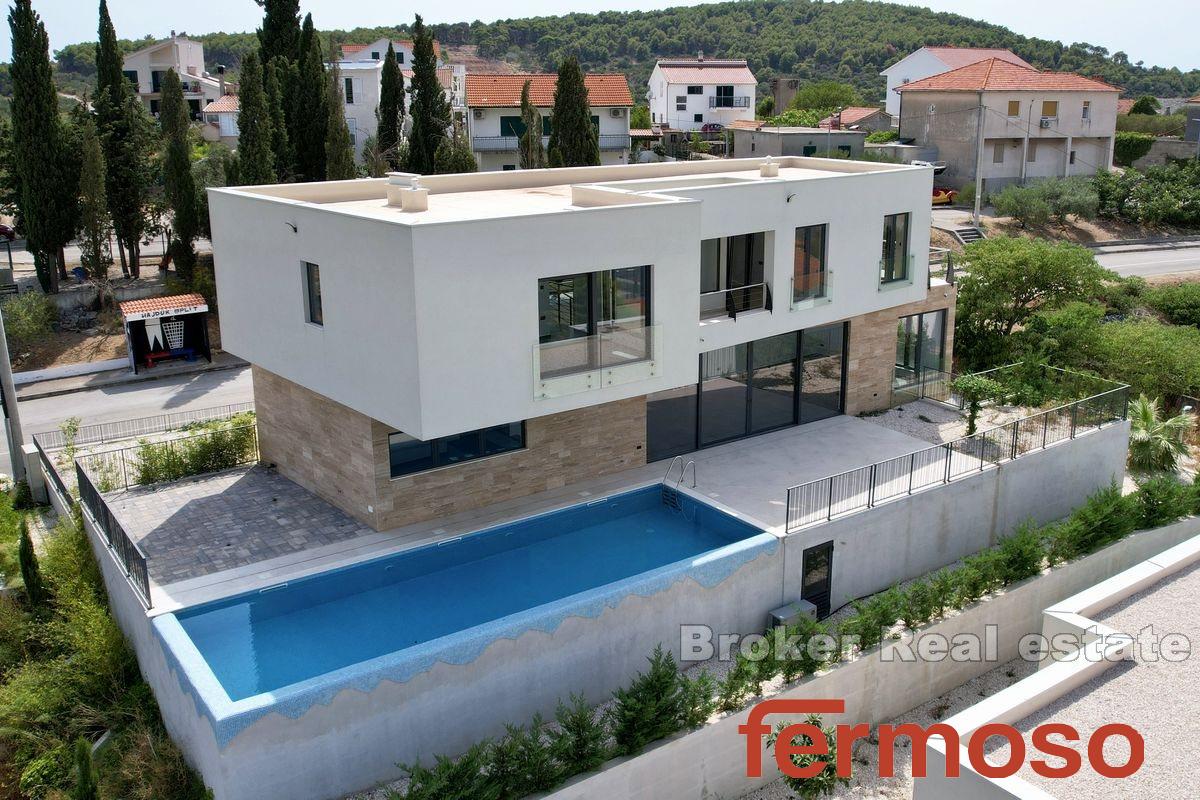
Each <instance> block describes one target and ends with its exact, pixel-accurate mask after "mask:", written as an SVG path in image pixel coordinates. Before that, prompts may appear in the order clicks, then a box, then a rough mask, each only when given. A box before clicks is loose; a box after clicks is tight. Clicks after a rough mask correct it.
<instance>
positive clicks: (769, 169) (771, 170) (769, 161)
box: [758, 156, 779, 178]
mask: <svg viewBox="0 0 1200 800" xmlns="http://www.w3.org/2000/svg"><path fill="white" fill-rule="evenodd" d="M758 175H759V177H760V178H778V177H779V165H778V164H776V163H775V159H773V158H771V157H770V156H767V158H766V160H765V161H763V163H762V164H760V165H759V167H758Z"/></svg>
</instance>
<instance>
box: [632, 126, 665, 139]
mask: <svg viewBox="0 0 1200 800" xmlns="http://www.w3.org/2000/svg"><path fill="white" fill-rule="evenodd" d="M629 135H630V136H635V137H638V138H642V139H652V138H655V137H658V136H662V132H661V131H655V130H654V129H653V128H630V129H629Z"/></svg>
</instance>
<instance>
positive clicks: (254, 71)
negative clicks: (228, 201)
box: [237, 50, 275, 186]
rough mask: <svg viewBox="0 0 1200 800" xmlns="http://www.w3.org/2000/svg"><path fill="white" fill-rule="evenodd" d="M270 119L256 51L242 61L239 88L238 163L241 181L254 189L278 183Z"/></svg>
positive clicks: (248, 54) (260, 66)
mask: <svg viewBox="0 0 1200 800" xmlns="http://www.w3.org/2000/svg"><path fill="white" fill-rule="evenodd" d="M271 143H272V134H271V117H270V111H269V110H268V108H267V95H266V92H265V91H264V88H263V71H262V65H261V64H260V63H259V60H258V54H257V53H255V52H254V51H253V50H252V51H250V52H249V53H247V54H246V57H245V58H243V59H242V74H241V80H240V82H239V88H238V148H237V149H238V159H239V164H240V165H241V175H242V180H244V181H245V182H246V184H247V185H250V186H254V185H257V184H263V183H274V182H275V154H274V152H272V149H271Z"/></svg>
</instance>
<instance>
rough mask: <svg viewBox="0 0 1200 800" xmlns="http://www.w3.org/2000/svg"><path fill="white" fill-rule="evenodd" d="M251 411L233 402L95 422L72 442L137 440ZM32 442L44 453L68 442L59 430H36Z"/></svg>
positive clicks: (79, 432)
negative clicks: (148, 415) (38, 431)
mask: <svg viewBox="0 0 1200 800" xmlns="http://www.w3.org/2000/svg"><path fill="white" fill-rule="evenodd" d="M253 410H254V403H233V404H231V405H226V406H211V407H209V408H198V409H196V410H194V411H176V412H173V413H171V414H159V415H158V416H154V417H140V418H138V419H126V420H121V421H119V422H102V423H98V424H96V425H82V426H80V428H79V430H78V431H76V432H75V435H74V437H73V438H72V441H73V443H74V445H75V446H76V447H79V446H82V445H87V444H103V443H104V442H114V441H120V440H122V439H137V438H138V437H141V436H149V435H150V434H154V433H163V432H165V431H170V430H174V429H176V428H182V427H184V426H185V425H192V424H195V423H197V422H212V421H213V420H218V419H229V418H230V417H232V416H235V415H237V414H243V413H245V412H247V411H253ZM33 441H34V442H36V443H37V444H38V445H40V446H41V448H42V449H44V450H45V451H47V452H49V451H52V450H61V449H62V448H64V447H66V446H67V444H68V442H67V437H66V435H65V434H64V433H63V432H62V431H61V430H52V431H42V432H40V433H35V434H34V435H33Z"/></svg>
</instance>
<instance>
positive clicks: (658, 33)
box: [56, 0, 1200, 101]
mask: <svg viewBox="0 0 1200 800" xmlns="http://www.w3.org/2000/svg"><path fill="white" fill-rule="evenodd" d="M314 22H316V23H317V25H318V26H320V25H321V24H322V23H328V22H330V20H328V19H324V20H322V19H314ZM397 22H401V20H397ZM403 23H404V24H399V25H397V26H396V27H392V28H387V27H383V28H357V29H354V30H350V31H343V30H334V31H327V32H325V33H324V34H323V35H325V36H326V37H331V38H332V41H333V42H335V43H342V42H367V41H371V40H373V39H376V38H379V37H381V36H388V35H393V36H397V37H401V36H407V33H408V31H407V24H408V20H403ZM430 27H432V28H433V31H434V34H435V35H436V36H437V38H438V40H439V41H440V42H441V43H442V44H443V45H450V46H453V45H455V44H475V45H478V46H479V53H480V55H483V56H488V57H493V58H499V59H503V60H505V61H507V62H509V63H511V64H513V65H515V66H517V67H519V68H521V69H523V70H535V71H553V70H555V69H557V67H558V64H559V62H560V61H561V60H562V59H563V58H564V57H565V56H567V55H576V56H578V57H579V60H580V62H581V63H582V65H583V67H584V69H586V70H591V71H615V72H624V73H625V74H626V75H627V76H628V77H629V81H630V84H631V85H632V86H633V88H634V96H635V97H641V96H642V95H643V91H642V87H644V86H645V83H646V79H647V78H648V77H649V74H650V70H651V68H652V67H653V66H654V60H655V58H658V57H665V56H690V55H694V54H695V53H696V51H698V50H703V51H704V52H705V54H706V55H707V56H709V57H713V58H718V57H720V58H745V59H747V60H748V61H749V62H750V67H751V69H753V70H754V73H755V75H757V76H758V78H759V80H760V81H761V85H760V89H761V90H763V91H765V90H766V88H767V86H768V84H769V81H770V79H771V78H773V77H776V76H779V75H788V76H795V77H798V78H802V79H809V80H822V79H833V80H838V81H842V82H845V83H851V84H853V85H854V86H855V87H857V88H858V89H859V91H860V92H861V93H862V94H863V96H864V98H866V99H868V100H872V101H882V100H883V92H884V80H883V78H881V77H880V76H879V71H880V70H882V69H883V68H885V67H887V66H888V65H889V64H892V63H894V62H895V61H897V60H899V59H900V58H902V57H903V56H904V55H906V54H907V53H909V52H911V51H913V50H915V49H917V48H918V47H920V46H922V45H926V44H930V45H933V44H939V45H959V46H976V47H1007V48H1009V49H1011V50H1013V51H1014V52H1015V53H1017V55H1019V56H1021V57H1022V58H1024V59H1026V60H1027V61H1029V62H1030V63H1031V64H1033V65H1035V66H1037V67H1039V68H1043V69H1053V70H1066V71H1072V72H1079V73H1082V74H1085V75H1090V76H1092V77H1096V78H1100V79H1101V80H1104V81H1107V82H1109V83H1112V84H1114V85H1116V86H1120V87H1122V88H1123V89H1124V93H1125V94H1126V95H1129V96H1140V95H1144V94H1153V95H1157V96H1160V97H1177V96H1187V97H1190V96H1193V95H1195V94H1198V93H1200V70H1191V71H1189V72H1182V71H1180V70H1179V69H1177V68H1174V67H1158V66H1152V67H1146V66H1144V65H1143V64H1142V63H1141V62H1137V63H1132V62H1130V60H1129V58H1128V56H1127V55H1126V54H1125V53H1123V52H1120V51H1118V52H1115V53H1110V52H1109V51H1108V50H1106V49H1105V48H1103V47H1096V46H1093V45H1090V44H1086V43H1076V44H1071V45H1065V44H1063V43H1062V42H1052V41H1048V40H1046V39H1036V38H1030V37H1026V36H1020V35H1018V34H1016V33H1013V32H1012V31H1010V30H1009V29H1007V28H1004V27H1002V26H999V25H992V24H989V23H986V22H980V21H978V20H974V19H970V18H968V17H964V16H959V15H957V14H946V13H934V12H933V11H930V10H929V9H926V8H916V7H912V6H902V5H895V4H892V3H878V2H866V1H865V0H846V2H838V3H824V2H814V1H812V0H790V1H789V2H782V1H781V0H740V1H739V2H728V3H715V4H711V5H700V6H694V7H687V8H682V7H681V8H668V9H663V10H661V11H632V12H616V11H611V12H603V13H600V14H567V15H564V16H560V17H530V18H526V19H510V20H500V21H498V22H494V23H482V22H472V23H466V22H462V23H455V24H443V25H432V26H430ZM190 35H191V37H192V38H194V39H198V40H199V41H202V42H203V43H204V48H205V57H206V59H207V60H208V62H209V65H210V68H211V67H215V66H216V65H217V64H225V65H226V66H228V67H230V68H232V69H234V70H236V68H237V65H238V64H239V63H240V61H241V57H242V55H244V54H245V53H246V52H249V50H250V48H252V47H256V46H257V40H256V39H255V36H254V34H253V33H252V32H251V33H234V34H230V33H209V34H195V33H193V34H190ZM145 43H146V42H145V41H138V42H127V43H123V44H125V45H126V46H128V47H129V49H130V50H132V49H135V48H136V47H139V46H142V45H144V44H145ZM94 49H95V48H94V45H89V44H78V45H70V46H68V47H65V48H63V49H62V50H60V51H59V52H58V53H57V54H56V57H57V58H58V62H59V74H60V79H61V80H60V85H63V86H64V88H67V87H71V84H78V83H83V84H86V83H87V81H88V80H89V77H90V76H91V75H92V74H93V73H94V69H95V58H94ZM72 88H73V87H72Z"/></svg>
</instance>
